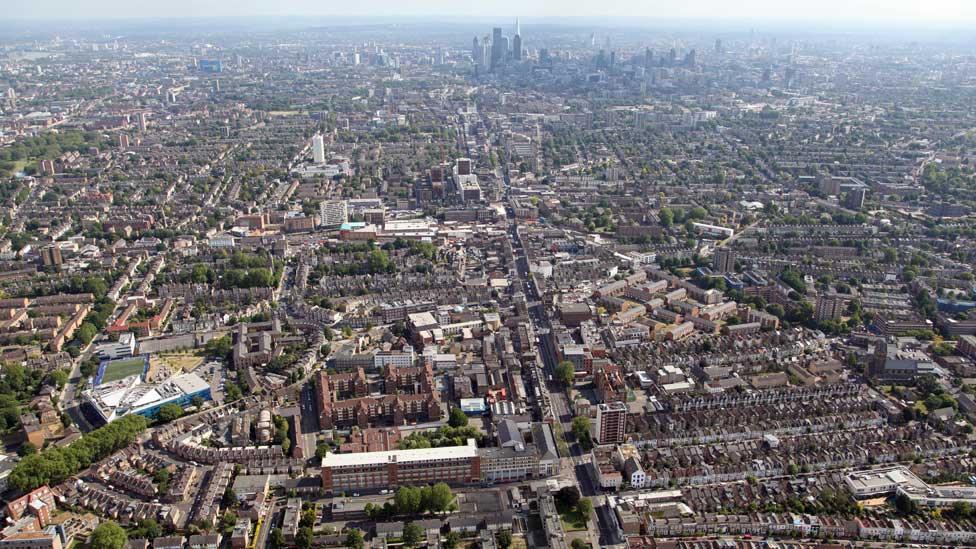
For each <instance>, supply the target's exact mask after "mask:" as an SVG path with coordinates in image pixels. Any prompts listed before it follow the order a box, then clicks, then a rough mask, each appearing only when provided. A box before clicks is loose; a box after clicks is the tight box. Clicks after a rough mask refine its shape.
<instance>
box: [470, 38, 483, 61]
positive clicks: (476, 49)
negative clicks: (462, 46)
mask: <svg viewBox="0 0 976 549" xmlns="http://www.w3.org/2000/svg"><path fill="white" fill-rule="evenodd" d="M471 59H473V60H474V62H475V64H481V42H479V41H478V37H477V36H475V37H474V40H472V41H471Z"/></svg>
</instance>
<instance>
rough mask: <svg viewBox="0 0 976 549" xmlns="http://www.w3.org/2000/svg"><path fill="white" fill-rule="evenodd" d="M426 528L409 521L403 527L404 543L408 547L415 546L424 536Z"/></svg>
mask: <svg viewBox="0 0 976 549" xmlns="http://www.w3.org/2000/svg"><path fill="white" fill-rule="evenodd" d="M423 536H424V530H423V528H421V527H420V525H418V524H416V523H413V522H408V523H407V524H406V526H404V527H403V545H405V546H407V547H413V546H414V545H417V543H418V542H419V541H420V540H421V538H423Z"/></svg>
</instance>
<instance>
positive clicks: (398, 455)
mask: <svg viewBox="0 0 976 549" xmlns="http://www.w3.org/2000/svg"><path fill="white" fill-rule="evenodd" d="M477 455H478V446H477V444H476V443H475V441H474V439H473V438H469V439H468V443H467V444H466V445H464V446H447V447H443V448H417V449H413V450H389V451H385V452H357V453H353V454H334V453H331V452H330V453H329V454H326V456H325V457H324V458H322V467H349V466H353V465H379V464H383V463H390V462H393V461H396V462H397V463H411V462H417V461H441V460H446V459H464V458H473V457H475V456H477Z"/></svg>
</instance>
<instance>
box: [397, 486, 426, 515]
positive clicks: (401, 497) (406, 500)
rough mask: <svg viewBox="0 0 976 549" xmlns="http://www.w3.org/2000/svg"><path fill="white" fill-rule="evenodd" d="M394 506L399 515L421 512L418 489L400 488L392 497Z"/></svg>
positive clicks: (411, 487)
mask: <svg viewBox="0 0 976 549" xmlns="http://www.w3.org/2000/svg"><path fill="white" fill-rule="evenodd" d="M393 502H394V503H395V504H396V510H397V513H400V514H401V515H415V514H417V513H419V512H420V510H421V492H420V488H416V487H414V486H401V487H400V488H398V489H397V491H396V494H394V496H393Z"/></svg>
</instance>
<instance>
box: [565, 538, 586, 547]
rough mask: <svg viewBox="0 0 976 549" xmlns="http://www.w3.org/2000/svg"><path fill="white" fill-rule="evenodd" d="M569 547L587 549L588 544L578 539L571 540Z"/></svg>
mask: <svg viewBox="0 0 976 549" xmlns="http://www.w3.org/2000/svg"><path fill="white" fill-rule="evenodd" d="M569 546H570V547H572V548H573V549H589V547H590V544H588V543H586V542H585V541H583V540H581V539H579V538H576V539H574V540H573V542H572V543H570V544H569Z"/></svg>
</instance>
